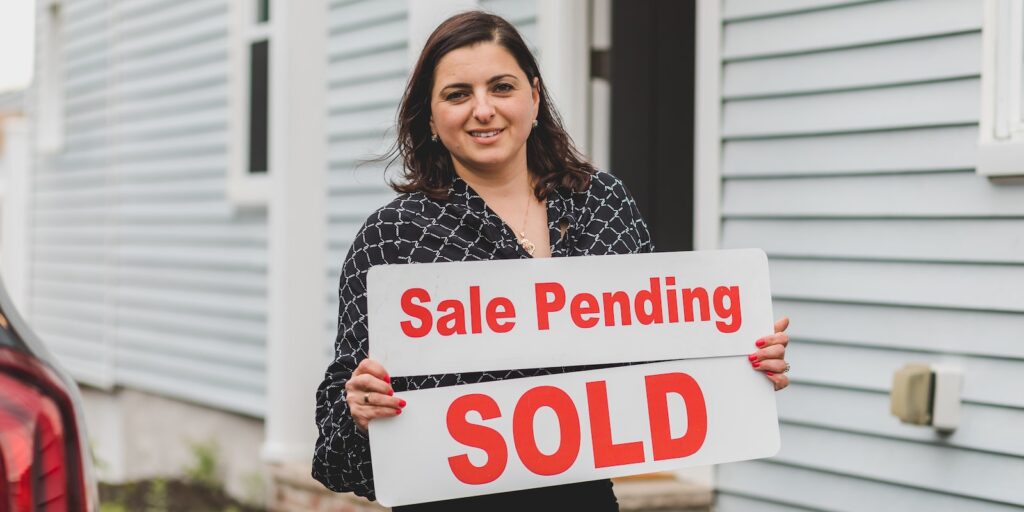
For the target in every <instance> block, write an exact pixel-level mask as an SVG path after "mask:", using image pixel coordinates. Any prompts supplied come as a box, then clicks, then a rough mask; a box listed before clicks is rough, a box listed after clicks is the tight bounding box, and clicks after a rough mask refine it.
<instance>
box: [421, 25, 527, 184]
mask: <svg viewBox="0 0 1024 512" xmlns="http://www.w3.org/2000/svg"><path fill="white" fill-rule="evenodd" d="M538 84H539V82H538V81H537V79H534V81H533V83H530V81H529V79H528V78H527V77H526V73H525V72H524V71H523V70H522V69H521V68H520V67H519V64H518V63H517V62H516V59H515V57H513V56H512V54H511V53H509V52H508V50H506V49H505V48H504V47H502V46H501V45H499V44H497V43H480V44H476V45H473V46H467V47H464V48H459V49H457V50H452V51H451V52H449V53H448V54H446V55H445V56H444V57H442V58H441V61H440V62H438V64H437V69H436V70H435V72H434V88H433V92H432V95H431V100H430V107H431V117H430V130H431V131H432V132H433V133H435V134H437V136H438V137H439V138H440V139H441V140H440V141H441V143H443V144H444V145H445V147H446V148H448V151H449V152H450V153H451V154H452V157H453V158H454V160H455V162H454V163H455V166H456V169H459V168H460V167H461V168H463V169H468V170H470V171H473V172H495V171H505V170H516V169H518V168H519V167H520V166H521V167H522V169H525V168H526V139H527V137H529V136H530V130H531V129H532V128H533V120H534V119H536V118H537V109H538V106H539V105H540V94H539V93H538Z"/></svg>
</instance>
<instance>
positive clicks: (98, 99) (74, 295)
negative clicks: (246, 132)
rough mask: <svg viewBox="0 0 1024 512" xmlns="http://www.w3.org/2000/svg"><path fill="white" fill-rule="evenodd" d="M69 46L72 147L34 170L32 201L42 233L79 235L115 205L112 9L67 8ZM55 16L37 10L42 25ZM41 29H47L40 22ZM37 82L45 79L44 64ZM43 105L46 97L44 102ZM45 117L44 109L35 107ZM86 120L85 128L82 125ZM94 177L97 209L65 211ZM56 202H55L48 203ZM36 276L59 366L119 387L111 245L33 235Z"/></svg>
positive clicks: (43, 326) (36, 317)
mask: <svg viewBox="0 0 1024 512" xmlns="http://www.w3.org/2000/svg"><path fill="white" fill-rule="evenodd" d="M62 7H63V9H62V13H61V14H62V24H63V30H64V33H63V44H62V47H61V48H59V49H57V50H56V52H57V53H58V54H59V55H60V58H61V59H62V61H63V67H64V82H65V86H66V88H65V90H63V91H61V92H60V93H61V94H62V95H63V97H64V115H65V119H64V121H65V122H66V123H67V124H66V131H65V134H64V139H65V144H66V147H65V149H64V151H63V152H62V153H60V154H58V155H52V156H39V157H37V158H36V159H35V163H34V168H33V176H32V179H33V185H32V189H33V191H34V193H36V194H37V197H38V198H39V200H38V201H35V200H34V201H32V202H31V203H30V204H32V212H31V215H32V224H31V226H32V227H33V229H35V228H43V229H45V228H47V227H61V228H64V229H70V230H74V229H76V228H81V227H83V226H85V223H84V222H83V223H78V222H75V221H71V222H67V221H68V220H71V219H75V220H77V215H78V214H79V213H81V212H83V211H90V210H94V209H96V208H100V207H102V206H103V205H104V204H106V203H108V202H109V201H110V194H109V193H107V192H106V188H105V187H106V184H107V183H108V182H109V175H108V173H109V169H107V167H106V165H105V164H106V163H107V162H108V161H109V150H108V148H107V147H106V144H105V143H104V141H105V139H106V136H107V134H108V133H109V127H110V126H109V124H110V123H109V119H108V115H107V107H108V105H109V99H108V94H107V92H108V91H109V90H110V84H111V83H112V80H113V77H112V73H111V71H110V69H109V66H108V64H109V59H110V46H111V44H112V34H111V32H110V19H111V15H110V12H109V10H108V9H107V6H106V2H102V1H101V2H96V1H93V2H75V3H70V4H66V5H65V4H62ZM44 16H48V11H47V10H46V9H45V8H43V7H41V6H37V12H36V19H37V20H42V19H44ZM40 23H41V22H40ZM49 44H51V41H50V40H49V38H48V37H47V34H46V33H45V31H43V30H37V31H36V45H35V47H36V51H37V53H38V54H39V55H45V54H47V53H48V52H50V51H51V49H50V48H49V46H48V45H49ZM36 63H37V64H36V66H37V69H36V75H37V76H40V75H42V70H41V68H40V67H39V66H41V63H40V60H39V59H37V60H36ZM36 101H38V98H36ZM35 110H38V107H36V108H35ZM76 119H81V120H83V121H88V122H82V123H80V124H79V123H76ZM78 173H85V174H88V175H89V176H90V177H91V178H92V180H91V185H90V187H93V188H95V187H98V188H99V190H100V193H99V194H97V195H95V196H94V199H93V201H92V203H90V204H81V203H79V204H77V205H76V204H65V203H63V202H62V201H60V196H61V194H63V193H68V194H72V195H73V194H74V192H73V191H71V190H67V189H64V190H61V189H60V188H59V185H57V184H59V183H61V181H62V180H63V179H64V178H65V177H67V176H75V175H76V174H78ZM48 197H49V198H52V199H48ZM29 237H30V243H32V244H33V248H32V253H33V258H34V260H35V261H34V263H33V271H32V274H31V276H30V285H29V288H30V290H31V295H30V297H29V301H30V304H31V305H30V308H29V309H30V312H31V314H32V316H31V318H30V320H31V321H32V323H33V327H34V329H35V330H36V332H37V333H38V335H39V336H40V337H41V338H42V340H43V342H44V343H46V344H47V346H48V347H49V348H50V349H51V350H52V352H53V353H54V354H55V355H56V357H57V358H58V360H59V361H60V362H61V363H62V364H63V365H64V366H65V367H66V368H68V369H69V370H70V371H71V372H72V374H73V375H74V376H75V377H76V378H77V379H79V380H80V381H82V382H86V383H89V384H92V385H96V386H101V387H106V386H111V385H113V384H114V382H113V373H114V369H113V362H114V350H113V347H112V345H111V343H112V342H111V340H110V329H111V327H112V326H111V322H112V319H113V311H114V303H113V299H112V293H111V290H110V288H109V286H108V284H109V283H111V282H112V281H113V280H114V272H115V269H114V267H113V265H111V262H110V261H109V259H108V258H107V257H106V251H107V249H108V248H109V238H108V237H106V236H103V235H100V234H96V235H84V234H83V236H79V237H78V238H77V239H76V240H75V241H74V242H66V241H60V240H56V241H51V242H48V243H40V241H39V240H38V238H37V236H36V233H35V232H32V231H30V234H29Z"/></svg>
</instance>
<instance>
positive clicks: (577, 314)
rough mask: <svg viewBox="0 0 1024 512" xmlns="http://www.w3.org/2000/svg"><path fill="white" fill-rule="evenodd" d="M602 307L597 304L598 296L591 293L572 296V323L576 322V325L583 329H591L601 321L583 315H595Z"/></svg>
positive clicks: (570, 308) (570, 305)
mask: <svg viewBox="0 0 1024 512" xmlns="http://www.w3.org/2000/svg"><path fill="white" fill-rule="evenodd" d="M600 312H601V308H600V306H598V304H597V297H594V296H593V295H591V294H589V293H581V294H578V295H576V296H575V297H573V298H572V302H571V303H570V304H569V313H570V315H571V316H572V323H574V324H576V327H580V328H582V329H589V328H591V327H593V326H595V325H597V322H598V321H599V320H598V318H595V317H594V316H591V317H589V318H586V317H584V316H583V315H593V314H595V313H600Z"/></svg>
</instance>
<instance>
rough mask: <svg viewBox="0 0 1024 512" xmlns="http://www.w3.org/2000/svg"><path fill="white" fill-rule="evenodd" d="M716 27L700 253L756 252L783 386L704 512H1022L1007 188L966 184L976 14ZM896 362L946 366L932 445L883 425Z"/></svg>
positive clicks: (735, 6)
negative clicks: (773, 440) (763, 451)
mask: <svg viewBox="0 0 1024 512" xmlns="http://www.w3.org/2000/svg"><path fill="white" fill-rule="evenodd" d="M723 16H724V19H723V41H722V51H723V62H722V65H723V68H722V73H723V75H722V76H723V83H722V94H723V104H722V139H723V147H722V169H721V172H722V176H723V196H722V201H723V203H722V245H723V247H728V248H731V247H762V248H764V249H765V251H766V252H767V253H768V255H769V261H770V268H771V277H772V290H773V294H774V303H775V311H776V314H777V315H788V316H790V317H792V318H793V325H792V327H791V329H790V331H791V336H792V340H793V341H792V344H791V345H790V349H789V351H788V354H787V357H788V359H789V360H790V361H791V362H792V365H793V374H792V382H793V384H792V386H791V387H790V389H788V390H786V391H785V392H783V393H779V394H778V403H779V415H780V422H781V425H782V450H781V452H780V453H779V455H778V456H776V457H774V458H771V459H766V460H761V461H754V462H744V463H735V464H726V465H722V466H720V468H719V470H718V477H717V484H716V485H717V487H718V502H717V507H718V510H723V511H729V510H743V511H747V510H765V511H772V510H801V509H807V510H865V509H867V510H950V511H953V510H1010V509H1016V508H1017V507H1020V506H1024V487H1021V486H1020V483H1021V482H1024V441H1022V440H1021V436H1020V428H1021V426H1022V425H1024V397H1022V395H1021V393H1020V390H1021V389H1024V186H1022V185H1019V184H1018V185H1013V184H1008V183H997V182H992V181H989V180H987V179H986V178H984V177H982V176H979V175H977V174H976V173H975V171H974V158H975V156H974V154H975V148H976V145H977V138H978V118H979V106H980V90H979V74H980V69H981V57H982V55H981V33H980V27H981V16H982V5H981V2H976V1H974V0H941V1H938V0H892V1H883V2H874V1H873V2H862V1H835V0H831V1H829V0H817V1H812V0H785V1H779V2H770V3H766V2H760V1H755V0H727V1H726V2H725V4H724V11H723ZM908 362H925V363H929V362H945V363H954V364H957V365H959V366H960V367H961V368H963V370H964V373H965V380H964V388H963V415H962V424H961V426H960V428H959V429H957V431H956V432H955V433H954V434H952V435H950V436H940V435H938V434H936V433H935V432H934V431H933V430H931V429H929V428H924V427H912V426H907V425H902V424H900V423H899V421H898V420H896V419H895V418H893V417H892V416H890V415H889V410H888V405H889V398H888V393H889V388H890V386H891V380H892V375H893V372H894V371H895V370H896V369H897V368H899V367H901V366H902V365H903V364H905V363H908Z"/></svg>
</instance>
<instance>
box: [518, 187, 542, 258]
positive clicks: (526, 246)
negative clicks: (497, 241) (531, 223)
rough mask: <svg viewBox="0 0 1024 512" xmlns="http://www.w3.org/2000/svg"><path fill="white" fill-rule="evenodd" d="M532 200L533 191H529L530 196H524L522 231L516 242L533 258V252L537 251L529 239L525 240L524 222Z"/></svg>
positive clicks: (528, 215) (528, 216)
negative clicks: (524, 209)
mask: <svg viewBox="0 0 1024 512" xmlns="http://www.w3.org/2000/svg"><path fill="white" fill-rule="evenodd" d="M532 200H533V191H532V190H531V191H530V194H528V195H527V196H526V212H525V213H523V229H522V230H521V231H519V239H518V240H516V241H517V242H519V245H521V246H522V247H523V250H524V251H526V254H529V255H530V256H533V251H535V250H537V246H536V245H534V244H533V242H531V241H530V239H529V238H526V221H527V220H528V219H529V218H530V204H532V202H533V201H532Z"/></svg>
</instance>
